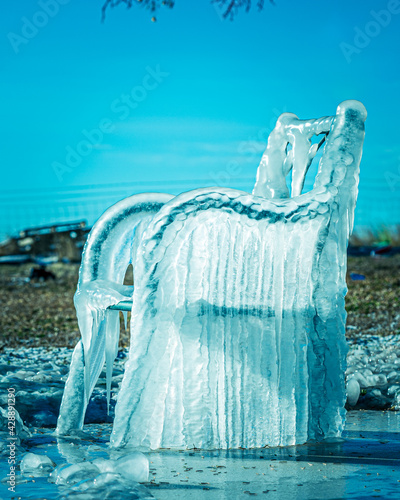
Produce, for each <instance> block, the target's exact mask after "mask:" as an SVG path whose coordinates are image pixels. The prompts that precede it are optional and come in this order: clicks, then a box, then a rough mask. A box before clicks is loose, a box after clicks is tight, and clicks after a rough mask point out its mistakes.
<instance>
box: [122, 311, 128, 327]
mask: <svg viewBox="0 0 400 500" xmlns="http://www.w3.org/2000/svg"><path fill="white" fill-rule="evenodd" d="M122 315H123V316H124V325H125V331H127V330H128V311H122Z"/></svg>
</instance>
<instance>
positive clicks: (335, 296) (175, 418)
mask: <svg viewBox="0 0 400 500" xmlns="http://www.w3.org/2000/svg"><path fill="white" fill-rule="evenodd" d="M365 118H366V111H365V108H364V106H363V105H362V104H361V103H359V102H357V101H346V102H344V103H342V104H341V105H340V106H339V108H338V111H337V114H336V116H335V117H328V118H326V117H325V118H321V119H319V120H299V119H298V118H297V117H296V116H295V115H291V114H284V115H282V116H281V117H280V119H279V120H278V123H277V127H276V129H275V130H274V131H273V132H272V134H271V136H270V138H269V141H268V147H267V149H266V152H265V154H264V156H263V158H262V161H261V164H260V167H259V171H258V174H257V183H256V186H255V188H254V192H253V194H252V195H250V194H248V193H244V192H241V191H236V190H231V189H220V188H213V189H199V190H195V191H190V192H188V193H184V194H182V195H180V196H178V197H176V198H173V199H171V200H161V202H159V209H158V210H156V209H155V210H154V211H152V212H151V216H152V217H147V219H146V220H145V221H144V222H143V223H142V225H141V231H140V233H141V234H140V235H139V234H138V235H136V238H135V245H136V246H135V248H134V254H133V257H132V262H133V264H134V279H135V289H134V292H133V297H132V300H133V304H132V317H131V348H130V357H129V360H128V363H127V366H126V372H125V376H124V379H123V382H122V386H121V391H120V394H119V397H118V402H117V407H116V417H115V421H114V428H113V433H112V438H111V442H112V444H113V445H114V446H119V445H124V444H127V443H129V444H131V445H134V446H144V447H147V448H159V447H177V448H191V447H194V446H195V447H197V448H236V447H245V448H250V447H262V446H265V445H272V446H276V445H289V444H294V443H304V442H305V441H307V440H309V439H323V438H332V437H337V436H339V435H340V434H341V432H342V429H343V424H344V414H345V410H344V403H345V399H346V394H345V384H344V371H345V358H346V352H347V347H346V342H345V336H344V324H345V309H344V295H345V293H346V283H345V272H346V247H347V241H348V236H349V233H350V231H351V228H352V224H353V213H354V208H355V202H356V197H357V185H358V172H359V162H360V158H361V149H362V143H363V138H364V121H365ZM314 134H316V135H322V136H323V137H322V140H321V141H319V143H315V144H312V142H311V137H312V136H313V135H314ZM324 142H325V150H324V155H323V157H322V159H321V161H320V164H319V169H318V174H317V177H316V179H315V183H314V188H313V189H312V190H311V191H310V192H308V193H305V194H301V192H302V189H303V185H304V178H305V175H306V173H307V170H308V167H309V165H310V163H311V161H312V158H313V157H314V156H315V154H316V152H317V150H318V149H319V147H320V146H322V144H323V143H324ZM290 148H291V149H290ZM290 171H292V185H291V195H292V197H291V198H289V190H288V188H287V185H286V176H287V175H288V173H289V172H290ZM148 196H155V195H143V198H142V200H143V202H144V201H145V200H148V199H149V198H148ZM164 201H165V205H164ZM161 205H164V206H162V207H161ZM154 208H156V207H155V205H154ZM103 226H104V224H102V222H99V223H98V224H97V228H98V231H99V232H102V234H104V235H108V234H109V231H108V229H107V227H103ZM131 226H133V224H131ZM144 226H146V227H145V229H144V230H143V228H144ZM127 235H129V233H128V232H126V233H125V234H124V237H125V238H126V236H127ZM107 238H108V240H107V247H106V248H105V249H104V251H103V249H100V251H99V252H97V253H96V252H93V251H92V250H91V245H92V246H93V247H94V246H95V243H96V241H97V239H98V235H97V234H96V232H95V233H94V234H93V232H92V234H91V236H90V240H89V242H88V245H87V246H86V249H85V258H84V262H83V268H84V269H85V268H90V266H92V267H93V266H94V267H96V266H97V272H96V273H91V274H90V273H89V274H88V275H87V277H86V278H84V276H85V273H84V272H83V271H82V272H81V282H80V288H79V289H78V293H77V301H76V302H77V310H78V315H80V316H81V318H83V319H82V320H81V319H80V327H81V329H82V339H83V347H82V346H79V345H78V346H77V349H76V352H75V354H74V361H73V362H72V366H71V375H70V380H71V381H72V380H73V381H75V383H74V386H72V385H71V382H70V381H69V382H68V383H67V388H66V393H65V396H64V401H63V405H62V408H61V415H60V419H59V424H58V431H59V432H60V433H63V432H68V431H69V430H70V429H71V428H73V427H79V426H81V425H82V422H83V414H82V411H83V409H84V406H85V402H84V401H82V400H81V401H80V403H76V399H77V395H76V392H75V391H76V385H79V389H78V390H79V391H81V393H82V392H85V391H84V389H83V387H86V398H87V396H88V395H89V394H90V392H91V390H92V388H93V385H94V383H95V381H96V380H97V377H98V373H99V371H100V370H101V368H102V366H103V363H104V352H105V351H106V352H107V353H108V354H107V357H108V360H110V361H111V360H112V359H113V357H114V356H115V352H116V346H117V342H118V335H117V333H116V330H115V328H116V325H115V327H114V330H113V329H112V328H111V326H110V324H109V323H107V322H106V324H105V325H104V327H99V326H98V325H99V324H102V322H104V319H103V316H102V314H104V309H105V307H106V306H107V305H109V304H110V303H114V304H115V303H117V302H120V301H121V300H123V297H126V296H127V295H128V294H125V293H124V292H123V290H121V289H120V288H117V287H115V286H114V285H110V286H109V284H110V281H116V282H118V283H121V276H123V274H124V273H125V269H126V267H127V262H128V261H129V259H127V258H126V254H124V256H125V257H124V258H122V259H121V263H119V257H118V253H119V252H120V249H121V248H123V249H124V250H126V248H127V247H124V246H123V243H122V242H121V239H118V238H115V240H116V241H115V242H114V241H113V240H114V236H113V235H112V231H111V236H107ZM100 241H101V239H100ZM128 241H129V243H128V248H131V246H132V244H131V242H132V238H131V237H128ZM125 244H126V240H125ZM113 252H115V253H116V255H115V256H114V254H113ZM103 253H104V255H105V263H104V264H103V263H100V261H101V260H102V258H103V257H102V256H103ZM92 254H93V256H94V262H95V264H93V265H92ZM99 255H100V256H101V257H100V258H99ZM110 255H113V259H114V260H113V263H114V264H113V265H114V267H115V269H117V270H119V274H118V273H113V269H111V271H109V270H108V269H107V262H108V261H109V260H110ZM117 263H118V264H117ZM104 265H105V266H106V267H105V269H104ZM100 269H103V271H101V272H100V271H99V270H100ZM102 272H103V273H106V274H107V276H103V275H101V273H102ZM116 274H117V275H118V276H117V278H115V276H116ZM99 279H103V280H104V279H105V280H106V281H107V283H106V285H105V287H106V288H107V289H110V288H111V289H113V290H116V292H113V293H112V294H111V296H110V294H109V293H104V292H102V293H101V297H102V298H101V300H103V297H104V296H107V300H106V301H105V302H101V301H100V302H98V301H97V298H96V299H95V298H94V297H97V294H98V290H99V289H98V288H96V283H95V285H93V281H97V280H99ZM98 284H100V285H101V287H102V288H103V290H104V282H101V283H98ZM93 286H94V287H95V289H93ZM84 287H87V289H88V290H89V293H86V288H85V292H84V293H83V295H82V297H85V298H84V299H82V301H80V292H79V291H80V290H83V289H84ZM93 290H94V291H93ZM88 297H91V298H90V299H88ZM96 301H97V302H96ZM99 303H100V306H98V305H94V306H93V304H99ZM88 304H89V306H90V308H88ZM93 311H95V313H94V315H93ZM98 311H102V312H101V313H99V312H98ZM99 314H100V320H99V319H98V318H99V316H98V315H99ZM105 314H106V315H107V314H108V311H107V312H106V313H105ZM107 339H108V340H107ZM99 346H100V347H99ZM104 346H106V347H104ZM108 360H107V361H108ZM84 370H86V375H85V376H83V371H84ZM76 382H79V383H78V384H76ZM79 405H80V406H79ZM77 408H78V410H77ZM68 412H69V413H68Z"/></svg>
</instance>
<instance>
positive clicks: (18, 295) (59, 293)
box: [0, 254, 400, 349]
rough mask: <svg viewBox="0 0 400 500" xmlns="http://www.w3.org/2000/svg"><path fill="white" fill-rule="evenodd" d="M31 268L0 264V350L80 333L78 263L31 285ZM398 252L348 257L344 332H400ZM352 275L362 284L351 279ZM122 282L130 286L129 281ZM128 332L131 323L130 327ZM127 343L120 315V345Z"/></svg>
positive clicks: (71, 339) (70, 342) (63, 342)
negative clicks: (76, 300) (76, 306)
mask: <svg viewBox="0 0 400 500" xmlns="http://www.w3.org/2000/svg"><path fill="white" fill-rule="evenodd" d="M31 267H32V265H31V264H25V265H20V266H6V265H2V266H0V304H1V307H0V332H1V338H0V349H2V348H4V347H6V346H7V347H17V346H22V345H24V346H32V347H33V346H53V347H73V346H75V344H76V342H77V341H78V340H79V338H80V335H79V330H78V324H77V321H76V315H75V309H74V305H73V295H74V293H75V289H76V283H77V280H78V270H79V265H78V264H61V263H58V264H53V265H51V266H49V267H48V269H49V270H51V271H52V272H53V273H54V274H55V275H56V277H57V279H56V280H55V281H51V280H50V281H47V282H43V283H40V282H34V283H32V282H29V280H27V276H29V272H30V269H31ZM399 271H400V254H398V255H394V256H392V257H385V258H382V257H381V258H371V257H350V258H349V260H348V277H347V283H348V288H349V292H348V294H347V297H346V308H347V312H348V318H347V334H348V337H349V338H352V337H358V336H359V335H360V334H374V335H384V336H386V335H392V334H399V333H400V293H399V289H400V272H399ZM351 273H357V274H362V275H364V276H365V280H362V281H354V280H352V279H351V278H350V274H351ZM126 284H132V280H129V279H128V280H127V281H126ZM128 331H129V324H128ZM128 345H129V335H128V332H127V331H125V328H124V325H123V321H122V315H121V341H120V346H121V347H124V346H128Z"/></svg>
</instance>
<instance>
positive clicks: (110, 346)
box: [104, 310, 120, 415]
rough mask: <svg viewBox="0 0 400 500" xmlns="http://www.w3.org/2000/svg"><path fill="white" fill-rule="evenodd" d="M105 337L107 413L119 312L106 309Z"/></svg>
mask: <svg viewBox="0 0 400 500" xmlns="http://www.w3.org/2000/svg"><path fill="white" fill-rule="evenodd" d="M104 323H105V338H106V388H107V415H109V410H110V395H111V381H112V371H113V365H114V360H115V358H116V357H117V354H118V342H119V334H120V322H119V312H118V311H112V310H108V311H107V312H106V317H105V321H104Z"/></svg>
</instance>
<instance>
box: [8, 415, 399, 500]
mask: <svg viewBox="0 0 400 500" xmlns="http://www.w3.org/2000/svg"><path fill="white" fill-rule="evenodd" d="M110 431H111V425H110V424H101V425H96V424H90V425H88V426H86V428H85V434H82V435H81V436H80V437H77V438H76V439H68V440H64V439H56V438H55V437H53V436H52V430H51V429H36V430H35V431H34V433H32V436H31V437H30V438H28V439H27V440H26V441H25V442H24V448H25V450H26V451H24V454H25V453H26V452H30V453H34V454H36V455H41V456H43V457H45V456H46V457H48V458H47V462H49V463H54V464H55V465H57V466H60V465H61V464H66V463H69V464H80V465H79V467H77V468H76V469H77V470H78V473H77V474H76V475H75V476H74V475H71V477H70V481H71V483H72V484H69V483H68V475H67V476H66V479H67V480H66V481H65V482H64V484H63V481H62V480H61V481H59V484H55V483H52V482H49V468H47V467H46V466H44V467H43V469H40V468H39V469H36V470H35V471H33V472H32V471H31V472H29V470H28V471H24V473H23V474H21V472H20V471H17V476H16V477H17V481H16V482H17V484H16V487H15V494H13V493H10V492H8V491H7V488H6V486H7V485H6V484H5V483H4V482H3V483H2V487H1V490H2V492H1V498H15V499H17V498H22V499H25V498H26V499H39V498H40V499H43V498H82V499H86V498H87V499H90V498H113V499H116V498H153V497H154V498H157V499H160V500H162V499H167V498H168V499H186V498H189V495H190V498H192V499H197V498H199V499H202V498H204V499H225V498H226V499H229V500H231V499H233V498H247V497H248V496H259V497H261V498H264V496H265V495H268V498H290V499H292V498H299V499H300V498H301V499H302V498H304V499H312V498H324V499H334V498H373V497H378V498H396V497H397V493H398V491H399V488H400V484H399V483H400V415H399V414H398V413H395V412H377V411H353V412H349V413H348V418H347V430H346V433H345V436H344V438H345V439H344V440H343V441H342V442H340V443H332V444H308V445H303V446H293V447H285V448H264V449H259V450H233V451H209V452H205V451H197V450H196V451H182V452H173V451H170V450H160V451H157V452H152V453H147V454H146V456H147V458H148V460H149V465H150V471H149V472H150V476H149V480H148V481H147V482H145V483H142V484H137V483H135V482H134V481H126V480H124V478H123V477H120V476H117V475H115V474H114V473H108V474H107V473H103V474H102V475H101V476H99V474H100V473H99V472H98V471H95V472H93V470H92V469H93V462H94V463H101V462H102V460H101V459H111V460H113V462H114V463H115V461H117V460H118V458H119V457H120V456H121V454H124V455H125V454H126V453H127V451H128V450H126V449H125V450H124V451H123V452H122V453H121V452H117V451H115V450H114V451H110V450H108V448H107V442H108V439H109V435H110ZM20 458H21V457H18V461H19V460H20ZM99 459H100V460H99ZM85 463H86V464H85ZM51 469H53V467H50V470H51ZM8 472H9V467H8V464H7V460H6V457H4V459H3V461H2V466H1V473H2V477H3V478H4V477H6V475H7V473H8ZM61 472H62V471H61ZM94 475H97V476H98V479H97V484H96V481H93V476H94ZM56 476H57V469H56ZM53 477H54V473H53ZM50 480H52V479H51V478H50ZM53 480H54V479H53Z"/></svg>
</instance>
